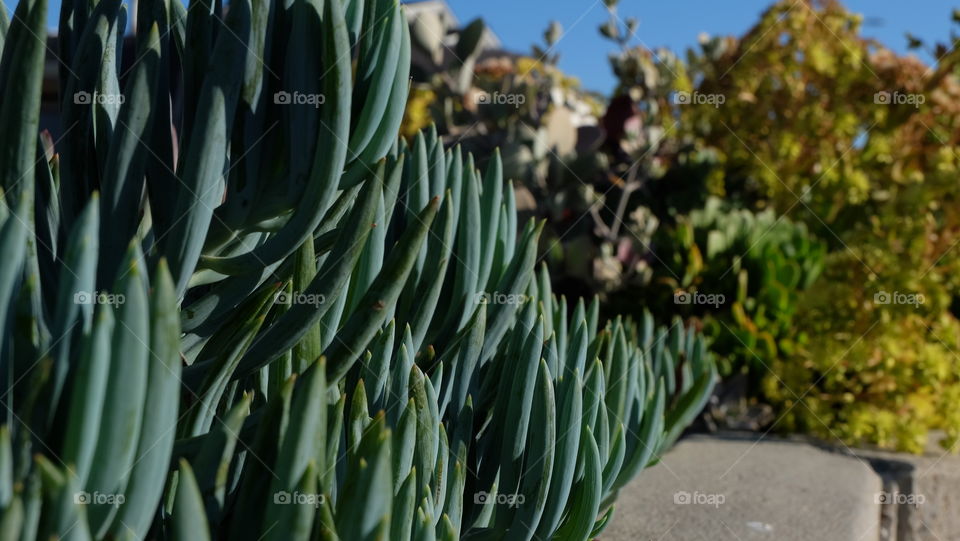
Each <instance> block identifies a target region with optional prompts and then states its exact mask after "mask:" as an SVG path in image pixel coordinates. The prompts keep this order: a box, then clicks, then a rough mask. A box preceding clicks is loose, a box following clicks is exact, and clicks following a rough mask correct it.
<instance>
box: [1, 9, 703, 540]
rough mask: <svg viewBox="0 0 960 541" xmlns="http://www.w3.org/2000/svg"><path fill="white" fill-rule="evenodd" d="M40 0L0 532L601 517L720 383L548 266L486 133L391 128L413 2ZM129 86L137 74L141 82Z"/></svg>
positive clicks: (145, 531)
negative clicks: (480, 153)
mask: <svg viewBox="0 0 960 541" xmlns="http://www.w3.org/2000/svg"><path fill="white" fill-rule="evenodd" d="M126 17H127V15H126V11H125V8H124V7H123V6H122V5H121V3H120V1H119V0H101V1H100V2H98V3H85V2H64V3H63V6H62V12H61V16H60V21H61V26H60V32H59V39H58V43H59V52H58V55H57V56H58V58H59V61H60V62H61V64H60V95H61V96H62V106H61V111H60V114H61V119H62V133H61V136H60V139H59V140H58V141H56V142H55V141H54V140H53V138H52V137H51V136H49V134H43V135H41V136H40V137H39V138H38V136H37V132H38V118H39V106H40V99H41V86H42V84H41V83H42V77H43V63H44V51H45V43H44V41H43V40H42V39H39V38H38V36H43V35H44V32H45V30H44V22H45V20H46V0H23V1H21V2H20V4H19V5H18V7H17V11H16V13H15V14H14V16H13V18H12V23H11V24H10V25H9V28H7V27H6V25H0V35H2V37H3V41H2V42H0V43H2V47H3V52H2V61H0V87H2V92H3V96H4V99H3V100H2V102H0V128H2V129H0V138H2V144H0V179H2V182H3V184H2V186H3V194H2V199H3V201H2V204H0V246H2V251H3V254H4V257H5V261H4V265H3V266H2V268H0V325H2V326H3V329H4V332H3V335H2V341H0V381H2V386H0V388H2V403H3V406H4V410H3V419H2V421H0V538H2V539H21V540H29V539H50V538H67V539H80V540H86V539H172V540H203V539H231V540H233V539H285V540H286V539H349V540H355V539H357V540H360V539H413V538H415V539H437V538H439V539H457V538H460V537H476V538H480V539H487V538H490V539H525V540H529V539H533V538H534V537H536V538H538V539H545V538H555V539H564V540H567V539H588V538H589V537H590V536H591V535H595V534H596V533H597V532H598V531H599V530H601V529H602V527H603V526H604V524H606V522H607V521H608V520H609V518H610V516H611V513H612V502H613V499H614V498H615V496H616V493H617V491H618V490H619V489H620V488H621V487H622V486H623V485H624V484H625V483H626V482H627V481H629V480H630V479H631V478H632V477H633V476H635V475H636V474H637V473H638V472H639V471H640V470H641V469H643V468H644V467H646V466H648V465H649V464H651V463H653V462H654V461H656V460H657V457H658V455H659V453H660V452H661V451H662V450H664V449H665V448H667V447H668V446H670V445H671V444H672V442H673V441H675V439H676V438H677V437H678V436H679V434H680V432H681V431H682V430H683V428H684V427H685V426H686V425H687V424H688V423H689V422H690V421H691V420H692V419H693V417H694V416H695V415H696V414H697V413H698V412H699V410H700V408H701V407H702V406H703V404H704V402H705V400H706V398H707V397H708V396H709V394H710V392H711V389H712V387H713V383H714V379H715V375H716V368H715V366H714V364H713V362H712V360H711V358H710V356H709V354H708V353H707V351H706V349H705V343H704V340H703V338H702V337H701V336H699V335H697V334H696V333H694V332H692V331H690V330H687V329H684V328H683V326H682V325H681V324H680V323H679V322H676V323H675V324H674V325H673V326H671V327H669V328H657V327H656V326H655V324H654V322H653V319H652V318H650V317H646V318H644V319H643V320H642V321H640V322H637V323H635V322H632V321H629V320H621V319H617V320H614V321H611V322H607V323H603V324H602V323H600V321H599V305H598V303H597V302H596V301H593V302H592V303H586V302H584V301H582V300H580V301H578V302H576V303H571V304H570V305H568V303H567V301H566V299H564V298H563V297H559V298H558V297H556V296H554V295H552V293H551V287H550V281H549V278H548V275H547V272H546V270H542V271H541V272H539V273H537V272H536V271H535V264H536V259H537V244H538V238H539V234H540V230H541V227H542V225H538V224H537V223H535V222H533V221H531V222H530V223H528V224H526V225H525V226H519V225H518V223H517V218H516V208H515V207H516V204H515V201H514V195H513V194H514V192H513V189H512V185H511V183H510V182H505V181H504V179H503V176H502V173H501V165H500V163H499V159H498V158H496V157H495V158H494V159H493V160H492V161H491V163H490V165H489V167H487V168H486V172H485V174H481V172H480V171H479V170H478V169H477V168H476V167H475V165H474V161H473V158H472V156H470V155H469V154H465V153H463V152H462V151H461V150H460V149H459V148H453V149H446V148H444V145H443V144H442V142H441V141H440V139H439V138H438V137H437V135H436V133H435V131H433V130H428V131H425V132H421V133H418V134H417V135H416V137H415V140H414V141H413V143H412V144H410V145H407V144H406V143H405V142H403V141H402V140H399V139H397V133H398V131H399V127H400V123H401V119H402V116H403V109H404V104H405V102H406V96H407V85H408V69H409V59H410V36H409V32H408V29H407V26H406V24H405V22H404V17H403V12H402V9H401V8H400V6H399V5H398V4H397V3H396V1H395V0H368V1H363V0H351V1H345V0H323V1H313V0H293V1H291V2H285V3H284V2H268V1H265V0H253V1H252V2H251V1H250V0H233V1H231V2H230V3H229V7H228V9H226V8H224V7H223V6H222V5H221V4H220V3H219V2H217V3H209V2H205V1H203V0H200V1H198V2H193V3H191V4H190V8H189V10H186V9H185V8H184V7H183V5H182V4H181V3H180V2H176V1H173V2H166V1H163V0H146V1H141V2H140V3H139V6H138V12H137V14H136V21H135V22H134V27H135V28H136V30H137V32H136V39H135V44H136V53H135V54H134V55H129V56H130V57H132V58H133V59H134V60H133V62H132V63H130V64H129V65H128V64H127V63H125V62H122V61H121V60H122V59H123V58H124V56H125V55H124V54H123V52H122V49H123V43H124V40H123V34H124V31H123V30H124V29H125V28H126V26H127V23H126ZM121 87H122V88H123V90H122V91H121V90H120V89H121Z"/></svg>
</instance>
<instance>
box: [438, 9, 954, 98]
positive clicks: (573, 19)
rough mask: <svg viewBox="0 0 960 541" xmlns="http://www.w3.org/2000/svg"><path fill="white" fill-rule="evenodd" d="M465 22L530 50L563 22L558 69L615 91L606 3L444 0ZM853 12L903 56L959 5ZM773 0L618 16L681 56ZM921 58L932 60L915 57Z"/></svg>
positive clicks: (944, 29)
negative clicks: (478, 21) (603, 27)
mask: <svg viewBox="0 0 960 541" xmlns="http://www.w3.org/2000/svg"><path fill="white" fill-rule="evenodd" d="M447 1H448V3H449V4H450V6H451V7H452V8H453V11H454V13H456V14H457V17H458V18H459V19H460V20H461V22H464V23H465V22H468V21H470V20H471V19H473V18H474V17H478V16H479V17H483V19H484V20H485V21H486V22H487V24H489V25H490V27H491V28H492V29H493V31H494V32H495V33H496V34H497V35H498V36H499V37H500V40H501V41H502V42H503V44H504V45H505V46H506V48H508V49H513V50H518V51H523V52H527V51H529V50H530V46H531V44H533V43H534V42H542V41H541V40H542V34H543V30H544V29H545V28H546V27H547V24H548V22H549V21H550V20H556V21H558V22H560V24H562V25H563V28H564V30H565V31H566V35H565V36H564V37H563V39H562V40H561V41H560V42H559V43H558V44H557V47H556V50H557V51H558V52H559V53H560V67H561V68H562V69H563V70H564V71H565V72H567V73H569V74H571V75H575V76H577V77H579V78H580V80H581V82H582V83H583V85H584V86H585V87H586V88H589V89H591V90H599V91H602V92H604V93H606V92H609V91H610V90H612V88H613V85H614V79H613V76H612V75H611V73H610V68H609V64H608V62H607V54H608V53H609V52H611V51H613V50H614V49H615V46H614V45H613V44H612V43H610V42H609V41H607V40H606V39H604V38H603V37H601V36H600V34H599V31H598V30H597V27H598V26H599V25H600V24H602V23H603V22H604V21H605V20H606V19H607V11H606V7H604V4H603V2H602V1H601V0H483V1H478V0H447ZM843 3H844V5H846V6H847V8H849V9H850V10H852V11H855V12H858V13H861V14H862V15H863V16H864V27H863V33H864V34H865V35H866V36H868V37H872V38H875V39H877V40H878V41H880V42H882V43H884V44H885V45H886V46H887V47H890V48H891V49H893V50H895V51H899V52H905V51H906V38H905V37H904V34H905V33H906V32H911V33H913V34H915V35H917V36H919V37H921V38H923V39H924V40H926V41H928V42H935V41H941V42H944V43H946V42H948V41H949V32H950V28H951V20H950V14H951V12H952V11H953V9H954V8H957V7H960V1H950V0H914V1H912V2H909V1H905V0H846V1H844V2H843ZM771 4H772V1H771V0H735V1H724V0H670V1H666V2H664V1H653V0H621V2H620V5H619V6H618V13H619V15H620V17H621V18H623V19H626V18H627V17H629V16H633V17H636V18H638V19H639V20H640V27H639V29H638V30H637V39H638V41H637V43H638V44H640V43H642V44H643V45H646V46H648V47H659V46H666V47H668V48H670V49H673V50H675V51H678V52H679V51H683V50H685V49H686V48H688V47H691V46H693V45H695V44H696V42H697V35H698V34H699V33H700V32H706V33H708V34H711V35H731V34H732V35H740V34H742V33H743V32H744V31H746V30H747V29H748V28H750V26H752V25H753V24H754V23H755V22H756V21H757V19H758V18H759V15H760V13H762V12H763V11H764V9H766V8H767V7H768V6H769V5H771ZM918 56H920V57H921V58H923V60H924V61H927V62H929V61H930V60H931V59H929V58H924V57H923V56H922V55H918Z"/></svg>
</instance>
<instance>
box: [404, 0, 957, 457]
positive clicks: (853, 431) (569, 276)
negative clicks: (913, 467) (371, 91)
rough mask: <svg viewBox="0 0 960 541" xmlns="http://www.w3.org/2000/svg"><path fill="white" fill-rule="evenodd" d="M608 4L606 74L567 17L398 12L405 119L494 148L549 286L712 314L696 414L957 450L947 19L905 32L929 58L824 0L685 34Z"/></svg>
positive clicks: (476, 148)
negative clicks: (599, 79)
mask: <svg viewBox="0 0 960 541" xmlns="http://www.w3.org/2000/svg"><path fill="white" fill-rule="evenodd" d="M605 4H606V5H607V9H608V10H609V11H610V20H609V22H607V23H605V24H603V25H602V26H601V27H600V28H599V29H598V30H599V32H600V33H601V34H602V35H603V36H605V37H606V38H607V39H608V40H609V41H610V45H611V50H612V51H614V52H613V53H611V55H610V57H609V59H608V62H609V65H610V69H611V71H612V73H613V74H614V75H615V77H616V79H617V81H618V85H617V88H616V90H615V91H614V92H613V93H612V94H611V95H599V94H596V93H593V92H587V91H585V90H583V89H582V87H581V85H580V83H579V82H578V81H577V80H576V79H575V78H572V77H570V76H568V75H566V74H564V73H562V72H561V71H560V70H559V69H558V68H557V62H558V58H557V56H556V53H555V52H553V47H552V46H553V45H554V44H555V43H556V41H557V40H558V39H559V38H560V36H561V35H562V32H563V29H562V28H561V27H560V26H559V24H556V23H554V24H552V25H550V26H549V27H548V28H547V29H546V30H545V31H544V32H543V34H542V36H541V37H540V44H539V45H536V46H534V47H533V48H532V50H531V51H530V52H529V53H528V54H517V53H509V52H504V51H502V50H500V49H499V48H498V47H497V46H496V43H495V42H494V41H493V38H492V35H491V34H490V33H489V32H488V30H487V29H486V27H485V25H484V23H483V22H482V21H480V20H476V21H473V22H470V23H469V24H466V25H463V26H459V25H452V24H451V21H450V20H448V19H445V18H444V17H442V16H440V15H438V14H437V13H435V12H432V11H429V10H423V11H419V12H417V11H413V12H412V13H411V28H412V30H413V32H412V35H413V38H414V45H415V53H414V69H413V73H412V75H413V88H412V90H411V93H410V98H409V103H408V110H407V115H406V118H405V122H404V133H405V134H407V135H412V134H413V133H415V132H416V130H418V129H420V128H423V127H425V126H427V125H429V124H430V123H435V124H436V129H437V130H438V132H439V133H440V135H441V136H442V137H443V139H444V141H445V142H446V143H447V144H449V145H461V146H462V147H463V148H464V149H466V150H469V151H470V152H473V153H474V154H475V155H477V156H479V157H480V162H481V165H483V162H485V161H486V160H488V159H490V158H492V156H493V154H494V152H495V150H494V149H497V148H499V152H500V153H501V157H502V160H503V163H504V169H505V175H507V176H508V177H509V178H512V179H513V181H514V196H515V197H516V200H517V205H518V208H519V209H521V210H522V212H524V213H526V214H528V215H533V216H537V217H541V218H545V219H547V224H548V225H547V229H546V231H545V234H544V236H543V238H542V246H541V253H542V254H543V256H542V257H543V258H544V259H546V260H548V261H549V263H550V268H551V269H552V270H553V271H554V273H555V276H554V277H553V280H554V284H555V285H556V287H557V289H559V291H558V293H563V294H566V295H567V296H568V297H576V296H580V295H584V294H586V293H588V292H590V291H595V292H599V293H600V294H601V295H602V298H603V300H604V303H605V304H604V310H606V311H607V312H608V313H621V312H622V313H633V314H635V315H639V314H640V313H641V311H642V310H643V308H644V307H647V308H649V309H650V310H652V311H653V313H654V315H655V317H657V318H658V319H660V320H661V321H668V320H670V319H671V318H673V317H674V316H676V315H680V316H681V317H683V318H686V319H688V320H689V321H691V322H693V323H694V324H695V325H697V326H698V327H700V328H702V329H704V331H705V332H706V333H707V334H708V336H709V337H710V339H711V347H712V349H713V350H714V351H715V352H716V353H717V354H718V357H719V358H721V359H722V362H723V371H724V376H725V381H724V384H723V385H721V386H720V388H719V390H718V391H717V396H715V397H714V399H713V401H712V405H711V407H710V409H709V411H708V413H707V418H706V419H705V420H706V422H707V423H708V424H711V425H714V426H719V427H725V428H737V429H751V430H762V431H766V430H775V431H786V432H801V433H807V434H812V435H815V436H818V437H821V438H825V439H830V440H838V439H839V440H843V441H844V442H847V443H850V444H858V445H867V444H877V445H880V446H884V447H890V448H896V449H900V450H906V451H912V452H920V451H922V450H923V449H924V448H925V447H926V446H927V445H928V444H930V443H938V444H940V445H943V446H946V447H948V448H951V447H952V446H953V445H954V443H955V442H956V441H957V439H958V437H960V356H958V352H960V325H958V322H957V313H958V311H960V303H958V297H957V295H958V277H960V273H958V272H957V270H958V269H957V264H958V250H957V249H956V248H955V247H956V245H957V244H958V243H960V207H958V204H957V201H956V197H957V196H956V195H955V194H956V193H957V186H958V184H957V178H958V167H960V152H958V150H960V149H958V145H960V141H958V139H960V84H958V79H957V75H958V60H960V52H957V51H956V50H955V49H954V47H953V45H954V42H956V39H955V38H954V37H953V36H951V40H950V41H951V43H949V44H936V43H924V42H923V41H921V40H918V39H915V38H911V43H910V45H911V46H912V47H914V48H916V49H922V50H925V51H927V52H929V54H930V56H931V57H933V58H937V61H936V62H935V63H933V64H929V65H928V64H925V63H923V62H921V61H919V60H917V58H916V57H915V56H913V55H898V54H896V53H894V52H892V51H891V50H890V49H888V48H887V47H885V46H884V44H882V43H878V42H876V41H873V40H870V39H866V38H864V37H863V36H862V34H861V24H862V20H861V18H860V16H858V15H856V14H854V13H851V12H849V11H847V10H846V9H845V8H844V6H843V5H842V4H840V3H838V2H834V1H830V0H823V1H819V0H817V1H815V0H808V1H802V2H799V4H801V5H802V7H799V8H798V7H796V4H797V3H795V2H788V1H783V2H777V3H774V4H772V5H771V7H770V8H769V9H768V10H767V11H766V12H765V13H763V15H762V16H761V17H760V19H759V20H758V21H756V24H755V25H754V26H753V27H752V28H750V29H749V30H748V31H747V32H746V33H745V34H743V35H742V36H739V37H715V38H710V37H703V38H702V39H701V40H700V44H699V47H697V48H695V49H692V50H688V51H686V53H685V54H684V55H677V54H675V53H673V52H671V51H669V50H651V49H647V48H645V47H642V46H636V45H635V44H634V41H635V40H634V39H632V37H633V36H634V35H635V34H636V32H637V26H638V23H637V21H636V20H635V19H632V18H630V17H629V14H628V13H618V12H617V10H618V9H627V8H626V7H620V6H618V5H617V2H616V1H613V0H608V1H606V2H605ZM953 22H954V23H957V22H960V14H955V16H954V21H953ZM597 61H598V62H601V61H603V59H597ZM931 436H932V437H931Z"/></svg>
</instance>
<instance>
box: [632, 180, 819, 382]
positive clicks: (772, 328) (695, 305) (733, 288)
mask: <svg viewBox="0 0 960 541" xmlns="http://www.w3.org/2000/svg"><path fill="white" fill-rule="evenodd" d="M656 246H657V248H656V252H655V253H656V256H657V257H658V258H659V260H660V261H661V262H662V263H663V266H662V267H657V271H656V274H655V276H654V279H653V283H652V284H651V286H650V288H655V292H654V293H653V294H657V293H659V296H658V297H657V300H659V302H666V303H669V302H673V303H674V304H675V305H676V308H678V309H681V310H682V312H681V313H682V314H683V315H685V316H687V317H696V318H697V319H700V320H702V322H703V325H704V331H705V332H706V334H707V336H709V337H710V338H711V344H712V350H713V351H714V352H716V353H717V355H719V356H720V358H721V359H723V363H722V365H721V366H722V368H721V371H722V372H723V373H724V374H725V375H730V374H732V373H735V372H740V371H746V372H749V373H750V375H751V376H752V379H753V380H755V381H756V382H759V381H760V380H761V379H762V378H763V377H764V376H766V375H767V372H768V368H767V366H768V365H769V363H771V362H772V361H773V360H774V359H776V358H778V357H783V356H789V355H791V354H793V353H794V351H795V349H796V347H797V345H798V344H797V343H798V342H801V343H802V342H803V341H804V340H805V337H804V336H800V335H797V334H796V328H797V324H798V322H797V321H796V320H795V316H796V313H797V309H798V306H799V300H800V298H801V297H802V296H803V295H805V293H804V292H805V291H806V290H807V289H808V288H809V287H810V286H811V284H813V282H814V281H815V280H816V279H817V277H818V276H819V274H820V271H821V268H822V266H823V257H824V252H825V245H824V244H823V243H822V242H820V241H818V240H816V239H815V238H813V237H812V236H811V235H810V234H809V233H808V231H807V229H806V227H805V226H804V225H803V224H794V223H791V222H790V221H789V220H786V219H782V218H777V217H776V216H775V215H774V213H773V212H772V211H769V210H768V211H764V212H760V213H753V212H750V211H748V210H744V209H735V208H731V206H730V205H727V204H724V203H723V202H722V201H721V200H720V199H717V198H710V199H709V200H708V201H707V204H706V206H705V207H704V208H703V209H700V210H696V211H693V212H691V213H690V214H689V215H688V216H680V217H679V218H678V219H677V223H676V225H675V226H674V227H673V228H671V229H669V230H668V229H661V237H660V238H659V239H658V240H657V242H656ZM650 288H648V289H650ZM671 294H672V295H673V299H672V300H671V299H670V297H669V296H670V295H671ZM755 388H756V387H755Z"/></svg>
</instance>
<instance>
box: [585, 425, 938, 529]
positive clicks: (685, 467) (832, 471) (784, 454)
mask: <svg viewBox="0 0 960 541" xmlns="http://www.w3.org/2000/svg"><path fill="white" fill-rule="evenodd" d="M881 489H882V483H881V479H880V476H878V475H877V474H876V473H875V472H874V471H873V469H872V468H871V465H870V463H869V461H867V460H865V459H860V458H857V457H853V456H849V455H845V454H843V453H838V452H833V451H829V450H825V449H824V448H820V447H817V446H814V445H811V444H809V443H802V442H788V441H782V440H775V439H772V438H769V437H768V438H763V439H762V440H760V441H757V435H756V434H753V435H751V436H750V438H749V439H748V438H745V437H737V436H726V437H719V436H692V437H689V438H687V439H684V440H683V441H681V442H680V443H679V444H677V446H676V447H674V449H672V450H671V451H669V452H668V453H667V454H666V455H665V456H664V457H663V458H662V460H661V462H660V463H659V464H657V465H656V466H653V467H651V468H650V469H648V470H646V471H644V472H643V473H642V474H641V475H640V476H639V477H638V478H637V479H636V480H634V481H633V482H632V483H631V484H629V485H627V486H626V487H624V489H623V490H622V491H621V493H620V496H619V498H618V500H617V504H616V507H617V509H616V511H615V513H614V516H613V520H612V521H611V524H610V525H609V526H608V528H607V530H606V531H604V532H603V534H601V540H602V541H634V540H643V541H646V540H662V541H668V540H674V539H675V540H689V539H707V540H711V541H713V540H727V539H729V540H733V541H752V540H769V541H793V540H796V541H801V540H802V541H808V540H817V541H877V540H878V539H879V530H880V509H881V506H880V504H879V503H878V500H877V495H878V494H879V493H880V492H881ZM949 538H950V539H956V537H949ZM943 539H948V538H947V537H945V538H943Z"/></svg>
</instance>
